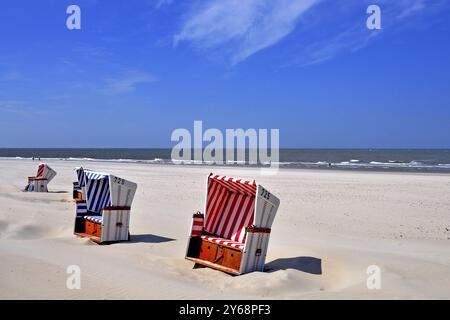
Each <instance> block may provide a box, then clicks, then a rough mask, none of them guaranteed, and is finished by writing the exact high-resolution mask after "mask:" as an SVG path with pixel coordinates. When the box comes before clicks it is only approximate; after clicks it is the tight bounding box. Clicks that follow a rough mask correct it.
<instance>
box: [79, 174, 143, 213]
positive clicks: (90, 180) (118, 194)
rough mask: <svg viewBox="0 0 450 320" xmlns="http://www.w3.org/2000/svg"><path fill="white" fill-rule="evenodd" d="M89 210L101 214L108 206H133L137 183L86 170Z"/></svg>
mask: <svg viewBox="0 0 450 320" xmlns="http://www.w3.org/2000/svg"><path fill="white" fill-rule="evenodd" d="M84 175H85V185H86V204H87V211H88V212H92V213H96V214H101V211H102V209H104V208H106V207H131V204H132V202H133V198H134V194H135V193H136V188H137V185H136V184H135V183H134V182H131V181H128V180H125V179H122V178H119V177H116V176H113V175H110V174H106V173H101V172H95V171H86V170H84Z"/></svg>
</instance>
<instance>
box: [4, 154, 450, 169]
mask: <svg viewBox="0 0 450 320" xmlns="http://www.w3.org/2000/svg"><path fill="white" fill-rule="evenodd" d="M0 160H21V161H30V160H32V158H31V157H0ZM35 160H39V158H35ZM40 161H70V162H78V163H80V162H107V163H140V164H160V165H207V166H208V165H209V166H214V165H218V166H241V167H244V166H249V167H255V165H249V164H248V162H246V161H236V160H233V161H226V162H224V163H217V162H215V161H207V160H204V161H201V160H172V159H164V158H158V157H155V158H154V159H95V158H89V157H68V158H40ZM426 162H427V161H417V160H413V161H410V162H402V161H394V160H389V161H387V162H382V161H370V162H363V161H361V160H357V159H352V160H349V161H342V162H330V161H315V162H313V161H272V162H267V161H266V162H264V163H260V164H258V166H260V167H263V166H278V167H280V168H306V169H308V168H309V169H314V168H323V169H325V168H329V167H331V168H342V169H373V170H376V169H383V170H390V169H392V170H396V169H398V170H417V171H419V170H435V171H437V172H448V171H449V169H450V163H440V164H436V163H434V164H430V163H426Z"/></svg>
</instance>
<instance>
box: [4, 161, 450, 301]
mask: <svg viewBox="0 0 450 320" xmlns="http://www.w3.org/2000/svg"><path fill="white" fill-rule="evenodd" d="M48 163H49V165H50V166H51V167H52V168H53V169H55V170H56V171H57V172H58V175H57V176H56V177H55V179H54V180H53V181H52V182H51V183H50V184H49V190H50V192H49V193H26V192H22V189H23V187H24V186H25V184H26V180H27V177H28V176H32V175H34V174H35V173H36V168H37V162H32V161H31V160H2V161H0V176H1V184H0V287H1V288H2V290H0V299H260V298H268V299H334V298H343V299H384V298H387V299H394V298H395V299H397V298H407V299H410V298H414V299H416V298H417V299H419V298H425V299H430V298H437V299H448V298H450V175H443V174H442V175H439V174H420V173H376V172H355V171H334V170H332V171H327V170H316V171H314V170H280V171H279V173H278V174H277V175H275V176H260V171H259V170H258V169H250V168H248V169H247V168H241V169H238V168H211V167H204V166H201V167H200V166H199V167H194V166H189V167H188V166H171V165H165V166H164V165H161V166H158V165H144V164H125V163H105V162H103V163H102V162H89V163H78V162H73V161H50V162H48ZM79 165H85V166H86V167H89V168H91V169H97V170H100V171H105V172H111V173H113V174H115V175H118V176H121V177H123V178H126V179H129V180H131V181H134V182H136V183H137V184H138V190H137V193H136V196H135V200H134V203H133V208H132V216H131V234H132V241H131V242H126V243H118V244H112V245H103V246H100V245H97V244H93V243H92V242H91V241H90V240H87V239H82V238H77V237H75V236H73V222H74V215H75V204H74V201H73V200H72V199H71V197H72V194H71V191H72V181H74V180H75V173H74V170H73V169H74V167H75V166H79ZM211 171H213V172H215V173H218V174H224V175H230V176H238V177H243V178H255V179H256V180H257V182H258V183H261V184H262V185H264V186H265V187H267V188H268V189H269V190H271V192H273V193H274V194H276V195H277V196H278V197H279V198H280V199H281V206H280V209H279V211H278V215H277V217H276V219H275V222H274V225H273V228H272V235H271V240H270V243H269V250H268V256H267V260H266V267H267V272H264V273H261V272H255V273H251V274H246V275H243V276H237V277H234V276H230V275H227V274H224V273H222V272H219V271H215V270H211V269H208V268H204V269H193V263H192V262H190V261H187V260H185V259H184V255H185V250H186V245H187V238H188V233H189V228H190V223H191V217H192V214H193V213H194V212H195V211H197V210H203V205H204V204H203V202H204V196H205V181H206V176H207V174H208V173H209V172H211ZM69 265H78V266H80V268H81V289H80V290H69V289H67V287H66V279H67V277H68V274H67V273H66V268H67V267H68V266H69ZM370 265H377V266H379V267H380V268H381V289H379V290H369V289H368V288H367V285H366V280H367V278H368V274H367V273H366V270H367V268H368V266H370Z"/></svg>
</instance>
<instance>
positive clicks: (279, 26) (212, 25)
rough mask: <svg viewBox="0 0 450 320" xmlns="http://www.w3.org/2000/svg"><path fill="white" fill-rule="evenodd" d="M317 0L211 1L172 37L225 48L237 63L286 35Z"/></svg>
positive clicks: (193, 14) (209, 46)
mask: <svg viewBox="0 0 450 320" xmlns="http://www.w3.org/2000/svg"><path fill="white" fill-rule="evenodd" d="M319 1H320V0H247V1H242V0H229V1H221V0H213V1H209V2H208V3H206V4H200V5H198V6H196V7H195V8H194V9H193V10H192V12H191V13H190V14H189V16H188V18H187V19H186V20H185V21H184V23H183V26H182V28H181V31H180V32H179V33H178V34H177V35H176V36H175V38H174V41H175V44H178V43H180V42H189V43H191V44H193V45H194V46H197V47H198V48H202V49H217V48H219V49H224V48H227V49H228V50H227V51H228V52H227V53H228V54H229V55H230V59H231V63H232V64H237V63H239V62H241V61H243V60H245V59H246V58H248V57H250V56H251V55H253V54H255V53H256V52H258V51H260V50H263V49H265V48H267V47H270V46H272V45H274V44H276V43H278V42H279V41H280V40H282V39H283V38H284V37H286V36H287V35H289V34H290V33H291V32H292V31H293V30H294V28H295V24H296V21H297V20H298V18H299V17H300V16H301V15H302V14H303V13H305V12H306V11H308V10H309V9H310V8H311V7H312V6H313V5H314V4H316V3H318V2H319Z"/></svg>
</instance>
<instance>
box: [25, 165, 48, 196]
mask: <svg viewBox="0 0 450 320" xmlns="http://www.w3.org/2000/svg"><path fill="white" fill-rule="evenodd" d="M55 176H56V171H55V170H53V169H52V168H50V167H49V165H48V164H45V163H41V164H39V166H38V171H37V174H36V176H35V177H28V184H27V186H26V187H25V191H29V192H48V188H47V185H48V183H49V182H50V181H52V179H53V178H54V177H55Z"/></svg>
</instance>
